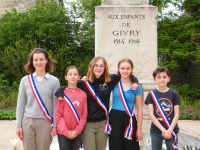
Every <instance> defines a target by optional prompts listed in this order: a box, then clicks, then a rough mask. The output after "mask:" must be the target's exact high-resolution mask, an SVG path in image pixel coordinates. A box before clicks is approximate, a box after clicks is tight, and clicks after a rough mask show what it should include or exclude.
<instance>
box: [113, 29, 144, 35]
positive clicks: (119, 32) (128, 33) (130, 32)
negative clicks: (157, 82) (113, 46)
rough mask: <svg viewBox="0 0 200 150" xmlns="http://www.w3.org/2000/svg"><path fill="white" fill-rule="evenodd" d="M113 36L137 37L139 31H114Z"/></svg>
mask: <svg viewBox="0 0 200 150" xmlns="http://www.w3.org/2000/svg"><path fill="white" fill-rule="evenodd" d="M112 33H113V35H114V36H124V35H125V36H126V35H129V36H139V33H140V31H139V30H135V31H134V30H130V31H129V30H127V31H124V30H120V31H117V30H114V31H113V32H112Z"/></svg>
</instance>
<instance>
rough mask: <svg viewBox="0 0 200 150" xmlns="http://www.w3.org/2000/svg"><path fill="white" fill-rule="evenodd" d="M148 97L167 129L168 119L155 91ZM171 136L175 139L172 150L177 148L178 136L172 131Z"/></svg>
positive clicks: (168, 125)
mask: <svg viewBox="0 0 200 150" xmlns="http://www.w3.org/2000/svg"><path fill="white" fill-rule="evenodd" d="M150 95H151V97H152V99H153V101H154V103H155V105H156V108H157V109H158V110H159V112H160V114H161V116H162V119H163V121H164V123H165V125H166V126H167V128H169V127H170V125H171V122H170V120H169V119H168V117H167V115H166V113H165V111H164V110H163V108H162V106H161V104H160V101H159V99H158V97H157V95H156V93H155V91H150ZM172 136H174V137H175V139H174V142H173V143H172V146H173V148H178V136H177V135H176V133H175V132H174V131H172Z"/></svg>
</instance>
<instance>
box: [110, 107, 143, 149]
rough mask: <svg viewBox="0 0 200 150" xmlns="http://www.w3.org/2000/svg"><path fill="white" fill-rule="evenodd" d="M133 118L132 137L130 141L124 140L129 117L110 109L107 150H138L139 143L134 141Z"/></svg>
mask: <svg viewBox="0 0 200 150" xmlns="http://www.w3.org/2000/svg"><path fill="white" fill-rule="evenodd" d="M132 118H133V127H134V131H133V136H132V140H128V139H126V138H124V132H125V129H126V128H127V127H128V125H129V119H130V117H129V116H128V115H127V114H126V112H124V111H119V110H114V109H112V110H111V112H110V117H109V122H110V125H111V128H112V132H111V134H110V135H109V150H140V146H139V142H137V141H136V131H137V120H136V118H135V116H133V117H132Z"/></svg>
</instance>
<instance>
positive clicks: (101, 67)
mask: <svg viewBox="0 0 200 150" xmlns="http://www.w3.org/2000/svg"><path fill="white" fill-rule="evenodd" d="M93 67H94V68H96V69H97V68H99V69H104V66H103V65H100V66H99V65H97V64H94V66H93Z"/></svg>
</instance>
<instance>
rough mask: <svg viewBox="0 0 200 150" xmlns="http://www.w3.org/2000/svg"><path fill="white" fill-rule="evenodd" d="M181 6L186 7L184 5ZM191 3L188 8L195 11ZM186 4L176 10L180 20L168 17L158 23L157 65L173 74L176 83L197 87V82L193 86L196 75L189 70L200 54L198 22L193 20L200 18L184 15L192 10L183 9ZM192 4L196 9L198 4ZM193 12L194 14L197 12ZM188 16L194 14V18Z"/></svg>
mask: <svg viewBox="0 0 200 150" xmlns="http://www.w3.org/2000/svg"><path fill="white" fill-rule="evenodd" d="M194 1H195V0H194ZM194 1H193V2H194ZM185 2H186V3H187V1H185ZM190 2H191V1H190ZM193 2H191V3H192V4H193V5H190V7H192V8H195V7H196V5H194V3H193ZM186 3H183V4H182V6H181V7H180V8H181V10H182V13H181V14H180V16H177V15H176V17H172V14H171V16H170V15H169V16H168V17H166V16H165V17H163V18H162V19H161V20H160V21H159V22H158V56H159V64H160V65H165V66H168V67H169V68H171V69H173V72H176V73H175V79H176V82H177V81H178V83H181V84H185V83H189V84H190V85H193V86H195V87H197V86H198V85H197V84H198V82H196V81H197V80H196V79H197V78H196V77H195V76H194V74H195V75H196V73H195V72H194V70H193V68H194V66H199V64H198V62H199V60H200V59H199V57H198V56H199V52H200V51H199V49H200V45H199V43H198V35H199V31H200V30H199V27H200V26H199V25H200V21H199V19H197V18H199V17H200V15H199V13H194V12H193V13H191V12H188V11H187V10H193V9H192V8H190V9H189V8H188V7H189V6H188V5H187V8H186V9H184V8H185V5H186ZM196 4H197V6H198V5H199V3H196ZM183 10H184V11H183ZM196 11H197V12H198V10H196ZM192 14H196V16H193V15H192ZM197 14H198V15H197ZM192 72H193V73H192ZM192 74H193V75H192ZM198 75H199V73H198ZM177 77H179V79H178V78H177ZM172 78H173V77H172Z"/></svg>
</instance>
